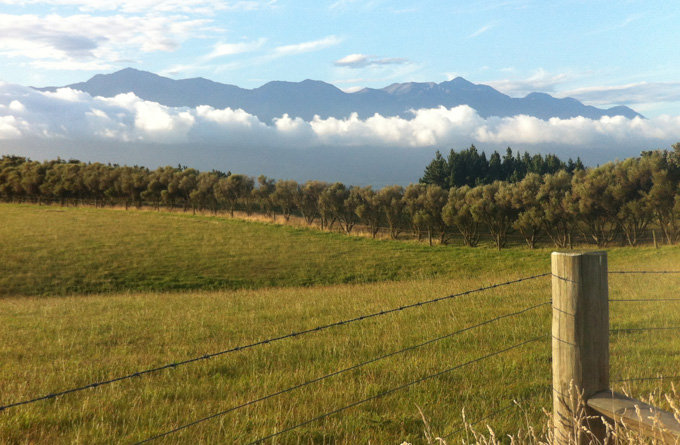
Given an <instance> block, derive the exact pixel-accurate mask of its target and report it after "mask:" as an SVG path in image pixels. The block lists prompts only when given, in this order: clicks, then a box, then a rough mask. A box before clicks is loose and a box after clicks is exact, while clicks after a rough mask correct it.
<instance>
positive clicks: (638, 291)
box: [0, 205, 680, 444]
mask: <svg viewBox="0 0 680 445" xmlns="http://www.w3.org/2000/svg"><path fill="white" fill-rule="evenodd" d="M0 218H1V222H2V224H0V250H1V251H2V255H3V261H2V262H0V269H1V270H0V290H1V291H2V297H1V298H0V382H2V384H1V386H2V391H1V394H0V405H2V404H6V403H10V402H14V401H18V400H24V399H27V398H32V397H35V396H39V395H44V394H48V393H50V392H53V391H59V390H64V389H67V388H71V387H74V386H79V385H83V384H87V383H90V382H93V381H98V380H102V379H107V378H112V377H116V376H119V375H123V374H128V373H130V372H134V371H138V370H141V369H145V368H149V367H153V366H157V365H163V364H166V363H170V362H174V361H177V360H183V359H187V358H190V357H196V356H200V355H203V354H206V353H212V352H216V351H220V350H224V349H228V348H230V347H233V346H236V345H242V344H245V343H249V342H252V341H256V340H261V339H264V338H271V337H276V336H279V335H283V334H287V333H290V332H292V331H297V330H303V329H308V328H311V327H315V326H319V325H323V324H326V323H331V322H334V321H337V320H340V319H346V318H353V317H356V316H359V315H362V314H367V313H371V312H378V311H381V310H384V309H389V308H394V307H399V306H402V305H405V304H410V303H414V302H417V301H422V300H427V299H431V298H436V297H441V296H444V295H449V294H452V293H455V292H459V291H464V290H468V289H472V288H477V287H480V286H483V285H488V284H491V283H494V282H501V281H505V280H509V279H513V278H518V277H521V276H525V275H531V274H534V273H542V272H546V271H548V270H549V267H548V266H549V250H538V251H529V250H525V249H511V250H507V251H502V252H497V251H494V250H492V249H481V248H478V249H464V248H457V247H445V246H444V247H432V248H431V247H427V246H424V245H420V244H416V243H411V242H408V243H404V242H393V241H372V240H369V239H364V238H354V237H345V236H342V235H334V234H328V233H320V232H316V231H312V230H305V229H295V228H290V227H281V226H274V225H269V224H264V223H245V222H241V221H234V220H228V219H222V218H211V217H202V216H196V217H192V216H185V215H178V214H164V213H153V212H137V211H129V212H123V211H113V210H95V209H73V208H68V209H61V208H56V207H42V208H41V207H34V206H15V205H3V206H0ZM679 250H680V249H677V248H672V247H671V248H661V249H658V250H656V249H652V248H635V249H628V248H619V249H612V250H610V252H609V264H610V269H611V270H616V269H651V270H659V269H676V270H680V252H679ZM679 280H680V277H678V276H673V275H668V276H639V275H612V276H611V277H610V289H611V296H612V298H616V299H619V298H662V297H669V296H673V295H675V294H677V286H678V282H679ZM216 288H220V290H210V289H216ZM184 289H193V290H185V291H182V290H184ZM168 291H171V292H168ZM83 294H90V295H88V296H85V295H83ZM45 295H52V297H50V298H44V296H45ZM549 299H550V279H549V278H548V277H544V278H539V279H536V280H532V281H527V282H522V283H518V284H515V285H512V286H507V287H502V288H498V289H495V290H489V291H485V292H480V293H474V294H470V295H466V296H462V297H459V298H455V299H451V300H446V301H441V302H438V303H434V304H431V305H427V306H423V307H419V308H413V309H409V310H406V311H400V312H396V313H393V314H390V315H385V316H382V317H377V318H373V319H370V320H364V321H360V322H357V323H353V324H350V325H345V326H337V327H335V328H331V329H327V330H324V331H320V332H317V333H312V334H309V335H305V336H301V337H297V338H293V339H288V340H283V341H280V342H275V343H271V344H268V345H263V346H261V347H258V348H253V349H250V350H246V351H241V352H236V353H232V354H227V355H224V356H220V357H216V358H213V359H210V360H204V361H200V362H196V363H193V364H190V365H186V366H181V367H178V368H176V369H171V370H166V371H161V372H158V373H154V374H151V375H148V376H145V377H140V378H135V379H132V380H128V381H125V382H120V383H116V384H112V385H108V386H105V387H101V388H97V389H92V390H86V391H83V392H79V393H75V394H70V395H66V396H63V397H60V398H57V399H54V400H49V401H43V402H38V403H35V404H31V405H27V406H22V407H16V408H11V409H8V410H6V411H5V412H2V413H0V443H94V442H96V443H120V442H124V443H130V442H134V441H138V440H142V439H144V438H147V437H149V436H151V435H153V434H157V433H161V432H163V431H167V430H169V429H172V428H174V427H177V426H179V425H182V424H185V423H188V422H191V421H194V420H196V419H198V418H201V417H203V416H207V415H210V414H213V413H215V412H219V411H222V410H225V409H228V408H230V407H232V406H234V405H238V404H240V403H243V402H246V401H249V400H253V399H257V398H258V397H262V396H264V395H267V394H270V393H273V392H276V391H279V390H281V389H285V388H288V387H291V386H294V385H297V384H299V383H301V382H304V381H306V380H309V379H314V378H316V377H319V376H322V375H324V374H327V373H331V372H333V371H336V370H338V369H342V368H345V367H349V366H352V365H354V364H356V363H360V362H363V361H366V360H370V359H372V358H374V357H377V356H380V355H382V354H387V353H390V352H393V351H398V350H400V349H403V348H407V347H409V346H412V345H415V344H419V343H422V342H425V341H427V340H430V339H432V338H435V337H439V336H443V335H446V334H449V333H451V332H454V331H457V330H459V329H462V328H465V327H468V326H471V325H474V324H477V323H479V322H481V321H484V320H488V319H491V318H493V317H497V316H501V315H504V314H509V313H513V312H516V311H519V310H521V309H524V308H526V307H529V306H532V305H536V304H540V303H546V302H547V301H549ZM678 320H680V304H673V303H650V302H631V303H612V306H611V324H612V327H613V328H635V327H650V326H656V327H664V326H666V327H667V326H678V325H680V323H678ZM549 332H550V307H549V306H548V305H544V306H541V307H539V308H536V309H534V310H531V311H529V312H526V313H523V314H520V315H517V316H514V317H509V318H505V319H503V320H498V321H496V322H492V323H489V324H487V325H484V326H480V327H478V328H475V329H471V330H469V331H466V332H464V333H461V334H458V335H455V336H452V337H450V338H447V339H445V340H441V341H437V342H434V343H432V344H429V345H427V346H424V347H421V348H418V349H416V350H413V351H409V352H405V353H403V354H398V355H395V356H393V357H390V358H387V359H384V360H380V361H377V362H375V363H371V364H369V365H367V366H363V367H361V368H359V369H356V370H353V371H350V372H347V373H343V374H342V375H338V376H335V377H332V378H329V379H326V380H324V381H323V382H320V383H317V384H313V385H309V386H307V387H304V388H300V389H297V390H295V391H291V392H289V393H286V394H283V395H281V396H277V397H273V398H271V399H269V400H266V401H263V402H261V403H257V404H254V405H252V406H250V407H248V408H245V409H242V410H239V411H236V412H233V413H229V414H226V415H224V416H220V417H218V418H215V419H212V420H210V421H207V422H204V423H201V424H199V425H196V426H194V427H191V428H189V429H187V430H185V431H183V432H181V433H177V434H174V435H171V436H168V438H167V439H164V440H160V441H159V443H187V442H201V443H223V442H227V443H247V442H249V441H252V440H255V439H257V438H259V437H263V436H266V435H268V434H271V433H273V432H275V431H280V430H282V429H285V428H287V427H289V426H291V425H294V424H296V423H300V422H303V421H305V420H307V419H310V418H313V417H315V416H319V415H320V414H322V413H324V412H327V411H332V410H334V409H338V408H341V407H343V406H345V405H348V404H350V403H352V402H354V401H357V400H361V399H365V398H368V397H371V396H373V395H375V394H378V393H380V392H383V391H386V390H389V389H391V388H394V387H397V386H399V385H403V384H404V383H407V382H410V381H413V380H415V379H418V378H421V377H424V376H428V375H431V374H434V373H437V372H439V371H441V370H444V369H447V368H450V367H452V366H455V365H457V364H460V363H464V362H466V361H469V360H472V359H475V358H477V357H480V356H484V355H486V354H489V353H492V352H494V351H497V350H502V349H504V348H507V347H509V346H511V345H513V344H516V343H518V342H521V341H523V340H526V339H529V338H533V337H535V336H540V335H547V334H549ZM611 342H612V365H611V370H612V381H615V380H620V379H627V378H631V377H641V376H645V377H647V376H655V375H676V374H677V372H676V370H677V362H676V361H675V359H674V357H676V356H677V350H678V346H679V345H680V340H678V337H677V332H676V331H653V332H649V331H639V332H636V331H632V332H619V333H615V334H612V337H611ZM549 384H550V340H549V338H547V337H546V338H545V339H542V340H540V341H536V342H533V343H530V344H527V345H525V346H523V347H520V348H517V349H513V350H511V351H508V352H505V353H502V354H500V355H498V356H496V357H493V358H490V359H488V360H484V361H482V362H479V363H474V364H471V365H469V366H466V367H464V368H461V369H459V370H456V371H452V372H450V373H447V374H444V375H442V376H441V377H438V378H434V379H430V380H427V381H424V382H422V383H419V384H416V385H413V386H412V387H410V389H408V390H402V391H397V392H395V393H393V394H391V395H389V396H387V397H384V398H380V399H377V400H375V401H371V402H368V403H365V404H361V405H359V406H356V407H354V408H351V409H348V410H345V411H343V412H341V413H338V414H337V415H333V416H329V417H327V418H325V419H323V420H321V421H318V422H314V423H310V424H308V425H306V426H304V427H302V428H300V429H297V430H295V431H292V432H290V433H286V434H284V435H281V436H280V437H278V438H277V439H276V440H275V441H270V442H267V443H283V444H289V443H295V444H297V443H368V442H369V441H370V443H378V444H381V443H392V444H393V443H401V441H404V440H406V441H410V442H412V443H424V442H425V434H424V433H423V430H424V429H425V428H426V426H425V424H424V422H423V417H424V418H425V419H426V420H427V422H428V425H429V428H430V429H431V432H432V433H433V434H435V435H447V434H450V433H453V432H456V431H457V430H458V428H459V427H460V426H461V422H462V417H461V411H462V409H465V415H466V418H467V419H468V420H469V421H472V422H474V421H476V420H478V419H482V418H484V417H485V416H487V415H488V414H490V413H494V412H495V411H497V410H498V409H500V408H503V407H504V406H508V404H511V403H512V400H513V399H521V400H524V401H523V402H521V403H520V407H519V408H513V409H510V410H507V411H504V412H502V413H501V414H500V415H497V416H496V417H494V418H492V419H489V420H488V422H489V424H490V425H491V426H493V428H494V429H495V430H496V431H497V433H498V434H499V435H502V434H505V433H515V432H516V431H517V429H518V426H521V425H524V426H526V425H532V426H537V427H539V428H540V426H541V425H544V424H545V416H544V414H543V413H542V411H541V410H542V408H546V409H549V408H550V398H551V393H550V387H549ZM615 385H616V386H615V388H616V389H626V390H628V391H630V392H631V393H632V394H634V395H637V394H644V393H648V392H650V391H666V392H667V391H668V390H669V388H670V383H669V382H668V381H661V382H659V381H633V382H626V383H616V384H615ZM663 403H664V401H663V400H661V401H659V404H661V405H663ZM421 412H422V415H421ZM485 423H486V422H485ZM479 426H480V427H481V428H482V429H483V424H481V425H479ZM460 434H461V433H460V432H456V433H455V434H454V435H453V436H452V437H451V438H455V437H458V438H460ZM449 443H453V441H450V442H449Z"/></svg>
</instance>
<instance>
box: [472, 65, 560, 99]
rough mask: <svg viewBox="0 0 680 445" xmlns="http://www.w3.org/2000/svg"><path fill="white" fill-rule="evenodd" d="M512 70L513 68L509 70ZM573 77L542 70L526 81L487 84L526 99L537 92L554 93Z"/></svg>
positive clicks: (491, 82)
mask: <svg viewBox="0 0 680 445" xmlns="http://www.w3.org/2000/svg"><path fill="white" fill-rule="evenodd" d="M507 70H508V71H510V70H512V69H511V68H509V69H507ZM572 79H573V77H572V76H571V75H570V74H567V73H558V74H551V73H549V72H547V71H545V70H544V69H543V68H540V69H538V70H536V72H534V74H532V75H531V76H530V77H528V78H526V79H503V80H494V81H490V82H485V83H486V84H487V85H490V86H492V87H494V88H496V89H497V90H499V91H501V92H503V93H505V94H507V95H509V96H513V97H524V96H526V95H527V94H529V93H533V92H536V91H540V92H554V91H555V90H556V89H557V87H558V86H559V85H561V84H563V83H565V82H567V81H570V80H572Z"/></svg>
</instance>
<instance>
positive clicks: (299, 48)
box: [274, 35, 342, 56]
mask: <svg viewBox="0 0 680 445" xmlns="http://www.w3.org/2000/svg"><path fill="white" fill-rule="evenodd" d="M341 42H342V39H341V38H339V37H337V36H333V35H331V36H328V37H324V38H323V39H319V40H312V41H309V42H302V43H295V44H292V45H282V46H277V47H276V48H274V55H277V56H290V55H294V54H302V53H309V52H313V51H319V50H322V49H325V48H329V47H331V46H335V45H338V44H340V43H341Z"/></svg>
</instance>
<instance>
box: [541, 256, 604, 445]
mask: <svg viewBox="0 0 680 445" xmlns="http://www.w3.org/2000/svg"><path fill="white" fill-rule="evenodd" d="M551 259H552V274H553V277H552V305H553V317H552V336H553V340H552V357H553V362H552V366H553V422H554V428H555V430H554V432H555V444H558V445H562V444H574V443H576V444H585V443H589V442H591V441H593V440H594V439H595V440H602V439H604V437H605V429H604V426H603V425H602V423H601V422H600V421H599V420H592V419H591V420H587V419H584V418H583V417H584V414H585V415H589V414H592V413H590V412H588V410H589V409H588V408H586V407H585V404H584V401H585V400H587V399H588V398H589V397H590V396H592V395H594V394H596V393H598V392H600V391H604V390H607V389H609V302H608V290H607V253H606V252H585V253H562V252H553V254H552V258H551ZM581 426H586V427H587V429H588V430H589V431H591V432H592V435H587V434H586V433H585V432H584V431H583V429H582V428H581Z"/></svg>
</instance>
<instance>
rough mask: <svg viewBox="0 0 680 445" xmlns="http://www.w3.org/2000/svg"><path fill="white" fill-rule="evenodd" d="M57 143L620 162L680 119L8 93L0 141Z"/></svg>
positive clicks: (677, 130)
mask: <svg viewBox="0 0 680 445" xmlns="http://www.w3.org/2000/svg"><path fill="white" fill-rule="evenodd" d="M35 137H38V138H46V139H49V138H53V139H55V140H70V139H73V140H77V139H87V140H93V139H94V140H98V139H99V140H107V141H119V142H126V143H133V142H151V143H161V144H173V143H187V142H192V141H201V142H212V143H215V144H220V145H222V146H229V145H234V144H238V145H239V146H267V145H271V146H278V147H300V148H310V147H316V146H321V145H322V146H333V147H361V146H370V147H379V146H380V147H395V148H411V149H417V148H422V147H428V148H431V147H438V148H443V149H445V148H447V147H451V146H457V147H459V146H461V145H467V144H470V143H477V144H481V145H482V147H486V146H492V147H496V146H502V145H511V146H513V147H527V148H529V149H530V148H531V147H538V146H541V147H542V148H543V149H542V150H541V151H550V148H551V147H552V146H560V147H565V146H566V147H572V148H573V149H574V152H578V151H579V150H584V149H587V148H588V147H598V148H601V149H604V150H607V149H608V150H609V151H610V152H611V153H616V151H617V150H618V149H621V148H623V147H636V149H637V150H638V151H639V150H642V149H647V148H650V147H659V146H667V145H668V144H670V143H672V142H675V141H676V139H680V117H673V116H661V117H658V118H654V119H641V118H635V119H626V118H624V117H621V116H616V117H603V118H601V119H599V120H593V119H586V118H583V117H577V118H572V119H558V118H553V119H550V120H541V119H538V118H535V117H531V116H525V115H519V116H514V117H505V118H497V117H496V118H495V117H491V118H486V119H485V118H482V117H480V116H479V114H477V112H476V111H475V110H474V109H472V108H470V107H468V106H465V105H463V106H458V107H454V108H445V107H439V108H432V109H419V110H412V112H411V116H410V118H401V117H385V116H381V115H379V114H376V115H374V116H372V117H369V118H367V119H360V118H359V117H358V116H357V115H356V114H352V115H351V116H349V117H346V118H341V119H340V118H333V117H331V118H327V119H322V118H319V117H315V118H314V119H312V120H311V121H304V120H302V119H300V118H293V117H290V116H288V115H283V116H281V117H279V118H277V119H274V120H273V122H272V123H271V124H267V123H264V122H262V121H260V120H259V119H258V118H257V117H256V116H253V115H251V114H249V113H247V112H245V111H243V110H240V109H238V110H233V109H230V108H226V109H215V108H213V107H210V106H207V105H204V106H198V107H196V108H172V107H166V106H163V105H160V104H158V103H155V102H148V101H144V100H142V99H140V98H138V97H136V96H135V95H134V94H132V93H128V94H121V95H118V96H116V97H113V98H103V97H94V98H93V97H91V96H90V95H88V94H87V93H83V92H80V91H75V90H71V89H68V88H64V89H59V90H57V91H56V92H54V93H50V92H39V91H36V90H33V89H31V88H27V87H23V86H18V85H12V84H6V83H3V84H0V139H17V138H35Z"/></svg>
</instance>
